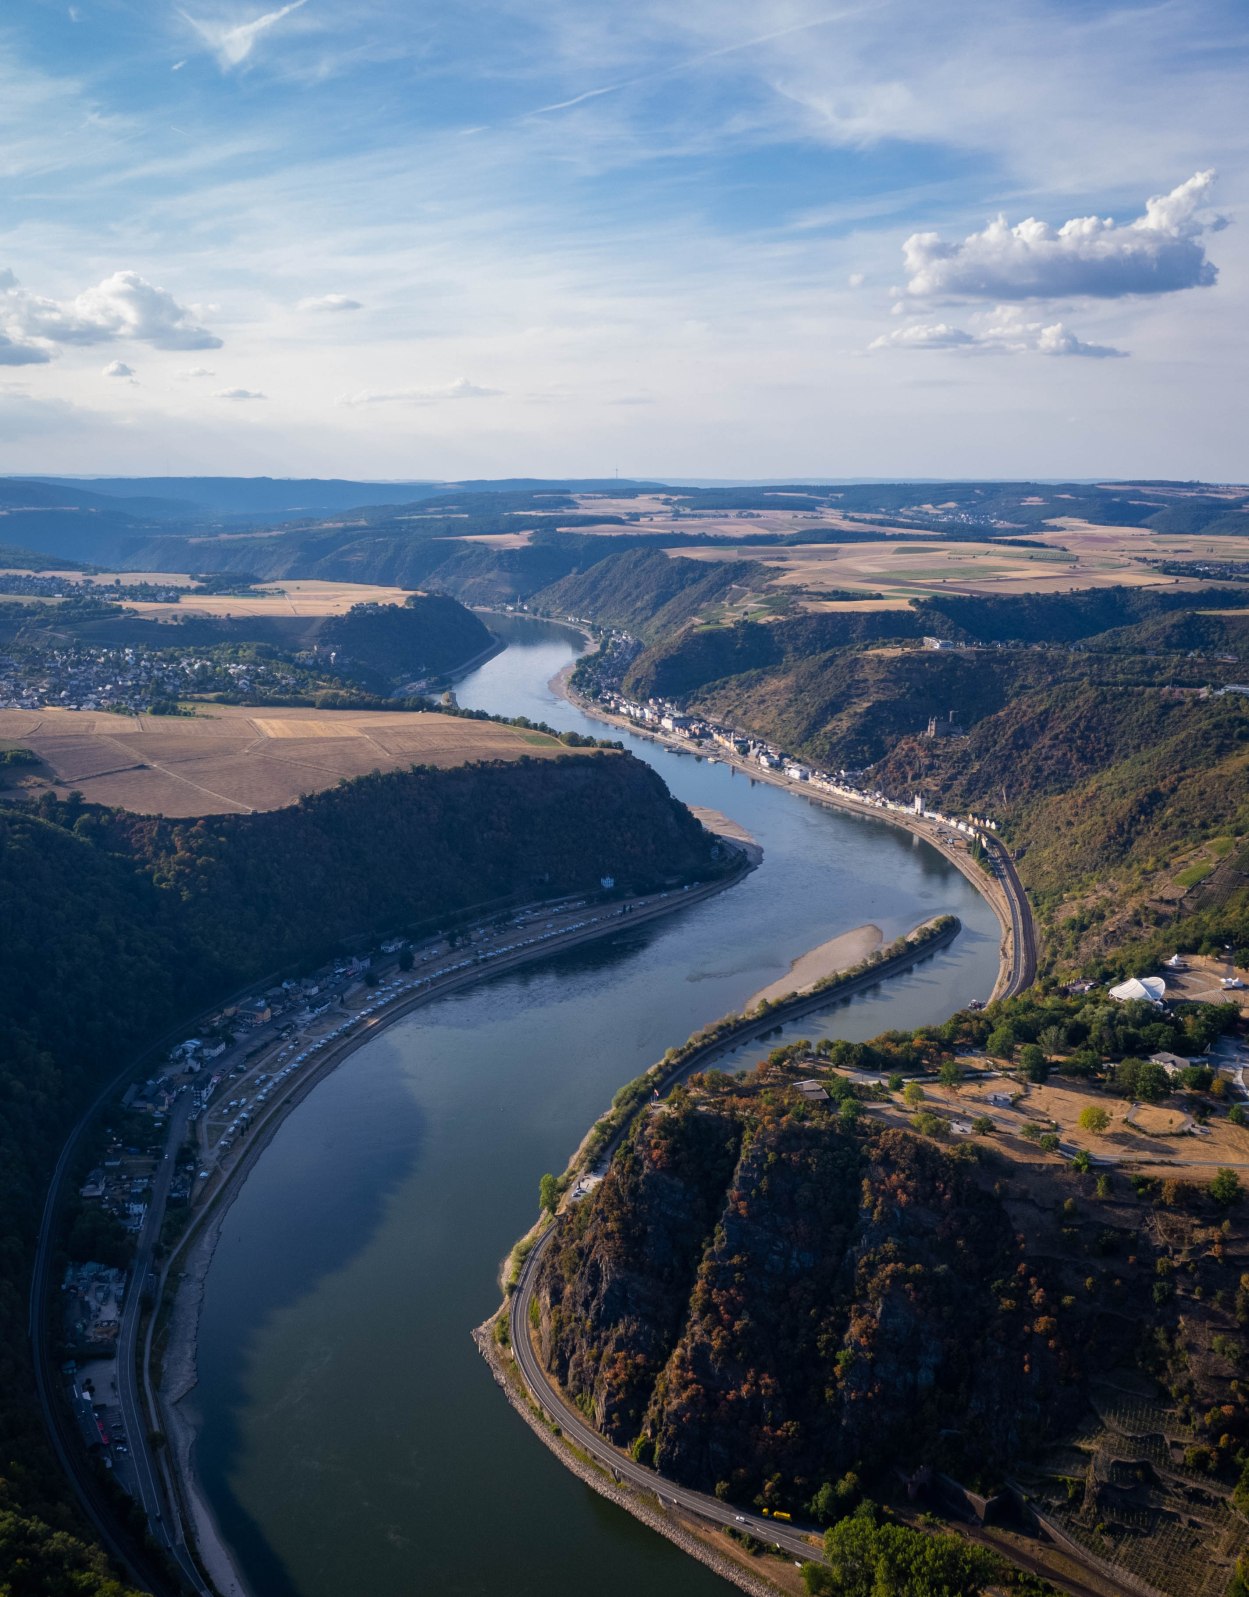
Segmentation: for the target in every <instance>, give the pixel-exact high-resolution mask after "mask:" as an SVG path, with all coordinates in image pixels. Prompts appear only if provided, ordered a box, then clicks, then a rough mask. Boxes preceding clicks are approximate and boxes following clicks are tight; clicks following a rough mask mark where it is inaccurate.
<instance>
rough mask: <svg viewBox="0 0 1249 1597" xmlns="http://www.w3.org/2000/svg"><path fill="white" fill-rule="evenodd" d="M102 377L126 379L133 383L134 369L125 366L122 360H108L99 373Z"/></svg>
mask: <svg viewBox="0 0 1249 1597" xmlns="http://www.w3.org/2000/svg"><path fill="white" fill-rule="evenodd" d="M100 375H101V376H102V377H127V378H129V379H130V381H131V382H133V381H134V367H133V366H127V365H126V363H125V361H124V360H110V361H109V363H108V365H107V366H106V367H105V368H104V370H103V371H102V372H101V373H100Z"/></svg>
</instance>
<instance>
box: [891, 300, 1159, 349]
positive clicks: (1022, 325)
mask: <svg viewBox="0 0 1249 1597" xmlns="http://www.w3.org/2000/svg"><path fill="white" fill-rule="evenodd" d="M982 320H984V318H982ZM868 348H869V349H875V350H879V349H912V350H916V349H919V350H923V349H945V350H960V351H963V352H969V351H970V352H974V353H980V354H985V353H989V354H997V355H1056V356H1059V355H1061V356H1068V355H1074V356H1079V357H1082V358H1084V359H1091V360H1107V359H1116V358H1118V357H1121V356H1123V355H1125V354H1126V353H1127V351H1126V350H1122V349H1115V348H1113V347H1112V346H1111V345H1109V344H1093V343H1089V342H1086V340H1084V339H1082V338H1079V337H1077V336H1076V334H1075V333H1073V332H1072V331H1071V329H1070V328H1069V327H1068V326H1066V324H1065V323H1063V322H1049V323H1047V322H1044V321H1028V320H1026V319H1025V317H1024V315H1023V313H1022V312H1021V311H1020V310H1019V308H1018V307H1017V306H1014V305H1003V306H999V307H998V308H997V310H996V311H995V312H994V313H993V314H992V316H991V317H990V318H989V319H987V322H986V325H984V326H982V327H978V328H977V329H976V330H975V331H974V332H969V331H968V330H967V329H966V328H963V327H955V326H953V325H952V324H951V323H949V322H920V321H912V322H906V323H904V324H903V325H902V326H900V327H895V328H894V329H893V330H892V332H888V333H882V334H881V336H880V337H879V338H875V339H873V340H872V342H871V344H870V345H869V346H868Z"/></svg>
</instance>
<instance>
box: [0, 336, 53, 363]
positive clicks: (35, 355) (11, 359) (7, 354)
mask: <svg viewBox="0 0 1249 1597" xmlns="http://www.w3.org/2000/svg"><path fill="white" fill-rule="evenodd" d="M51 358H52V357H51V356H50V355H49V354H48V352H47V350H46V349H40V348H39V346H38V345H37V344H25V343H22V342H21V341H20V340H17V339H12V338H9V337H8V336H7V334H5V333H0V366H46V365H47V363H48V361H49V360H51Z"/></svg>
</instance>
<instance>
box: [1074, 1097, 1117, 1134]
mask: <svg viewBox="0 0 1249 1597" xmlns="http://www.w3.org/2000/svg"><path fill="white" fill-rule="evenodd" d="M1079 1124H1080V1130H1081V1131H1091V1132H1092V1133H1093V1135H1094V1136H1095V1137H1100V1136H1101V1134H1102V1132H1103V1131H1105V1130H1106V1128H1107V1126H1109V1124H1110V1113H1109V1111H1108V1110H1106V1109H1103V1108H1102V1107H1101V1105H1100V1104H1095V1103H1091V1104H1086V1105H1085V1107H1084V1108H1083V1109H1081V1111H1080V1121H1079Z"/></svg>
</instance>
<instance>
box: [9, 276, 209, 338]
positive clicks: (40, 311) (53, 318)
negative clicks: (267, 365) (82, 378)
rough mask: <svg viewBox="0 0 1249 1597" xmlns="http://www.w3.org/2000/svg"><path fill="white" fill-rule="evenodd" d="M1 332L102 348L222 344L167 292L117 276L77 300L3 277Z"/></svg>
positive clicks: (144, 281)
mask: <svg viewBox="0 0 1249 1597" xmlns="http://www.w3.org/2000/svg"><path fill="white" fill-rule="evenodd" d="M0 326H2V327H3V328H4V329H5V330H6V331H7V332H8V333H9V335H10V336H14V335H16V336H17V337H19V338H34V339H45V340H47V341H48V342H49V343H53V344H104V343H109V342H111V341H112V340H113V339H115V338H132V339H135V340H137V341H138V342H139V343H143V344H151V345H152V346H153V347H154V348H156V349H218V348H219V347H220V345H221V340H220V339H219V338H217V337H216V336H215V335H214V334H212V333H210V332H209V331H208V329H207V328H205V327H201V326H200V325H199V323H198V322H196V321H195V320H194V317H193V315H192V312H191V311H190V310H188V309H187V307H186V306H184V305H179V303H178V301H177V300H176V299H175V298H174V297H173V295H172V294H171V293H169V291H168V290H167V289H164V288H159V287H158V286H157V285H156V284H155V283H149V282H148V280H147V279H146V278H145V277H140V276H139V274H138V272H114V273H113V275H112V276H111V277H106V278H105V279H104V281H103V282H101V283H97V284H96V285H95V287H94V288H88V289H84V290H83V292H82V293H81V294H79V295H78V296H77V297H76V298H75V299H72V300H66V301H61V300H54V299H45V298H44V297H43V296H42V295H39V294H31V293H28V292H27V290H26V289H24V288H22V287H21V286H20V285H19V284H18V281H17V279H16V278H15V277H14V276H13V273H12V272H9V271H0Z"/></svg>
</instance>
